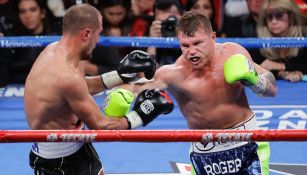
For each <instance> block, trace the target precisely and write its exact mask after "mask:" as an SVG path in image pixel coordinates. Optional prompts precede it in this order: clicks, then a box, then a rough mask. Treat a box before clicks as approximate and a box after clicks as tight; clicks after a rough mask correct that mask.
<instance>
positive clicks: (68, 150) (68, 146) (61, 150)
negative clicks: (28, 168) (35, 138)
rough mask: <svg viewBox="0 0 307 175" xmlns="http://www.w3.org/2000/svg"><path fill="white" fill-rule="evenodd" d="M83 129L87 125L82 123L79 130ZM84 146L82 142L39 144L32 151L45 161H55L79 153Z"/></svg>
mask: <svg viewBox="0 0 307 175" xmlns="http://www.w3.org/2000/svg"><path fill="white" fill-rule="evenodd" d="M83 129H85V125H84V124H83V123H81V124H80V126H79V127H78V128H77V130H83ZM82 145H83V143H81V142H37V143H33V144H32V151H33V153H34V154H36V155H38V156H40V157H43V158H45V159H55V158H59V157H65V156H69V155H71V154H73V153H75V152H77V151H78V150H79V149H80V148H81V147H82Z"/></svg>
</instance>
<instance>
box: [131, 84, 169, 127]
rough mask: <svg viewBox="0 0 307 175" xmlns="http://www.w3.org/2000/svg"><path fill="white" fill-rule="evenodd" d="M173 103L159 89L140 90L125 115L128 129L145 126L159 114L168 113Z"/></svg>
mask: <svg viewBox="0 0 307 175" xmlns="http://www.w3.org/2000/svg"><path fill="white" fill-rule="evenodd" d="M173 109H174V103H173V102H172V100H171V98H170V97H169V96H168V94H167V93H166V92H165V91H163V90H159V89H150V90H144V91H142V92H141V93H140V94H139V95H138V96H137V98H136V100H135V103H134V107H133V110H132V111H131V112H129V113H128V114H127V115H126V118H127V120H128V122H129V123H130V129H134V128H137V127H139V126H146V125H147V124H148V123H150V122H151V121H152V120H154V119H155V118H156V117H158V116H159V115H160V114H168V113H170V112H172V111H173Z"/></svg>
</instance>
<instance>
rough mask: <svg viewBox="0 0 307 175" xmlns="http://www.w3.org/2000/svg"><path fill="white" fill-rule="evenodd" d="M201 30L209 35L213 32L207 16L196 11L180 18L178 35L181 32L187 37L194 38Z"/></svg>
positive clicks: (177, 28)
mask: <svg viewBox="0 0 307 175" xmlns="http://www.w3.org/2000/svg"><path fill="white" fill-rule="evenodd" d="M199 28H202V29H203V30H204V31H206V32H208V33H212V32H213V30H212V26H211V23H210V20H209V19H208V18H207V17H206V16H205V15H203V14H201V13H199V12H196V11H188V12H185V13H184V14H183V16H182V17H181V18H180V20H179V22H178V24H177V27H176V33H177V35H178V33H179V32H182V33H183V34H185V35H187V36H193V35H194V33H195V32H196V31H197V30H198V29H199Z"/></svg>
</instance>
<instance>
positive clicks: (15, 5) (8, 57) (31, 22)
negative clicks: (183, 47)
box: [0, 0, 307, 87]
mask: <svg viewBox="0 0 307 175" xmlns="http://www.w3.org/2000/svg"><path fill="white" fill-rule="evenodd" d="M78 2H82V1H81V0H79V1H78V0H0V36H39V35H44V36H45V35H61V26H62V25H61V20H62V17H63V15H64V13H65V10H66V9H68V8H69V7H70V6H71V5H74V4H76V3H78ZM83 3H89V4H91V5H93V6H94V7H96V8H97V9H98V10H99V11H100V12H101V14H102V15H103V32H102V33H101V35H102V36H149V37H175V25H176V22H177V21H178V19H179V18H180V16H181V15H182V14H183V13H184V12H185V11H190V10H194V11H198V12H200V13H202V14H204V15H205V16H207V17H208V18H209V19H210V20H211V23H212V28H213V29H214V31H216V34H217V37H229V38H230V37H259V38H264V37H306V35H307V34H306V33H307V29H306V25H307V2H306V0H87V1H85V0H83ZM42 49H44V48H41V47H33V48H0V87H2V86H5V85H7V84H16V83H18V84H19V83H21V84H23V83H24V82H25V79H26V77H27V75H28V73H29V71H30V68H31V66H32V65H33V63H34V61H35V59H36V58H37V56H38V55H39V53H40V52H41V51H42ZM134 49H141V50H144V51H146V52H148V53H150V54H151V55H152V56H153V58H155V60H156V62H157V64H158V66H162V65H165V64H171V63H173V62H175V61H176V59H177V58H178V57H179V55H180V54H181V51H180V49H177V48H167V49H162V48H154V47H149V48H128V47H116V46H112V47H105V46H98V47H96V49H95V50H94V52H93V55H92V59H91V60H90V61H85V65H86V70H85V71H86V74H88V75H98V74H101V73H104V72H108V71H111V70H114V69H115V68H116V65H117V64H118V63H119V62H120V60H121V59H122V58H123V57H124V56H125V55H126V54H127V53H129V52H130V51H132V50H134ZM306 49H307V48H262V49H260V48H259V49H250V50H249V51H250V54H251V56H252V58H253V59H254V61H255V62H256V63H258V64H260V65H261V66H263V67H264V68H266V69H268V70H270V71H272V72H273V73H274V75H275V77H276V78H277V79H285V80H288V81H291V82H299V81H302V79H303V75H304V74H307V50H306Z"/></svg>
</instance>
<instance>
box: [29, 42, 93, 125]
mask: <svg viewBox="0 0 307 175" xmlns="http://www.w3.org/2000/svg"><path fill="white" fill-rule="evenodd" d="M66 57H67V51H66V50H65V49H64V48H63V47H61V45H59V43H53V44H51V45H49V46H48V47H47V48H46V49H45V50H44V51H43V52H42V53H41V54H40V56H39V57H38V58H37V61H36V62H35V64H34V65H33V68H32V70H31V72H30V74H29V76H28V78H27V81H26V84H25V96H24V100H25V112H26V115H27V119H28V123H29V126H30V127H31V128H32V129H73V128H76V127H77V126H76V125H77V124H78V120H79V119H78V117H76V115H75V114H74V112H73V111H72V110H71V108H70V106H69V104H68V103H67V101H66V100H65V99H63V98H65V96H64V95H63V93H69V91H70V89H69V87H73V86H75V88H77V87H78V88H82V89H84V88H87V85H86V81H85V79H84V75H83V73H82V70H81V69H80V68H79V67H78V66H75V65H73V62H70V61H69V60H67V59H66ZM65 82H69V84H66V83H65ZM75 88H74V89H75ZM71 90H72V89H71ZM84 92H87V90H84ZM33 109H35V110H33Z"/></svg>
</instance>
